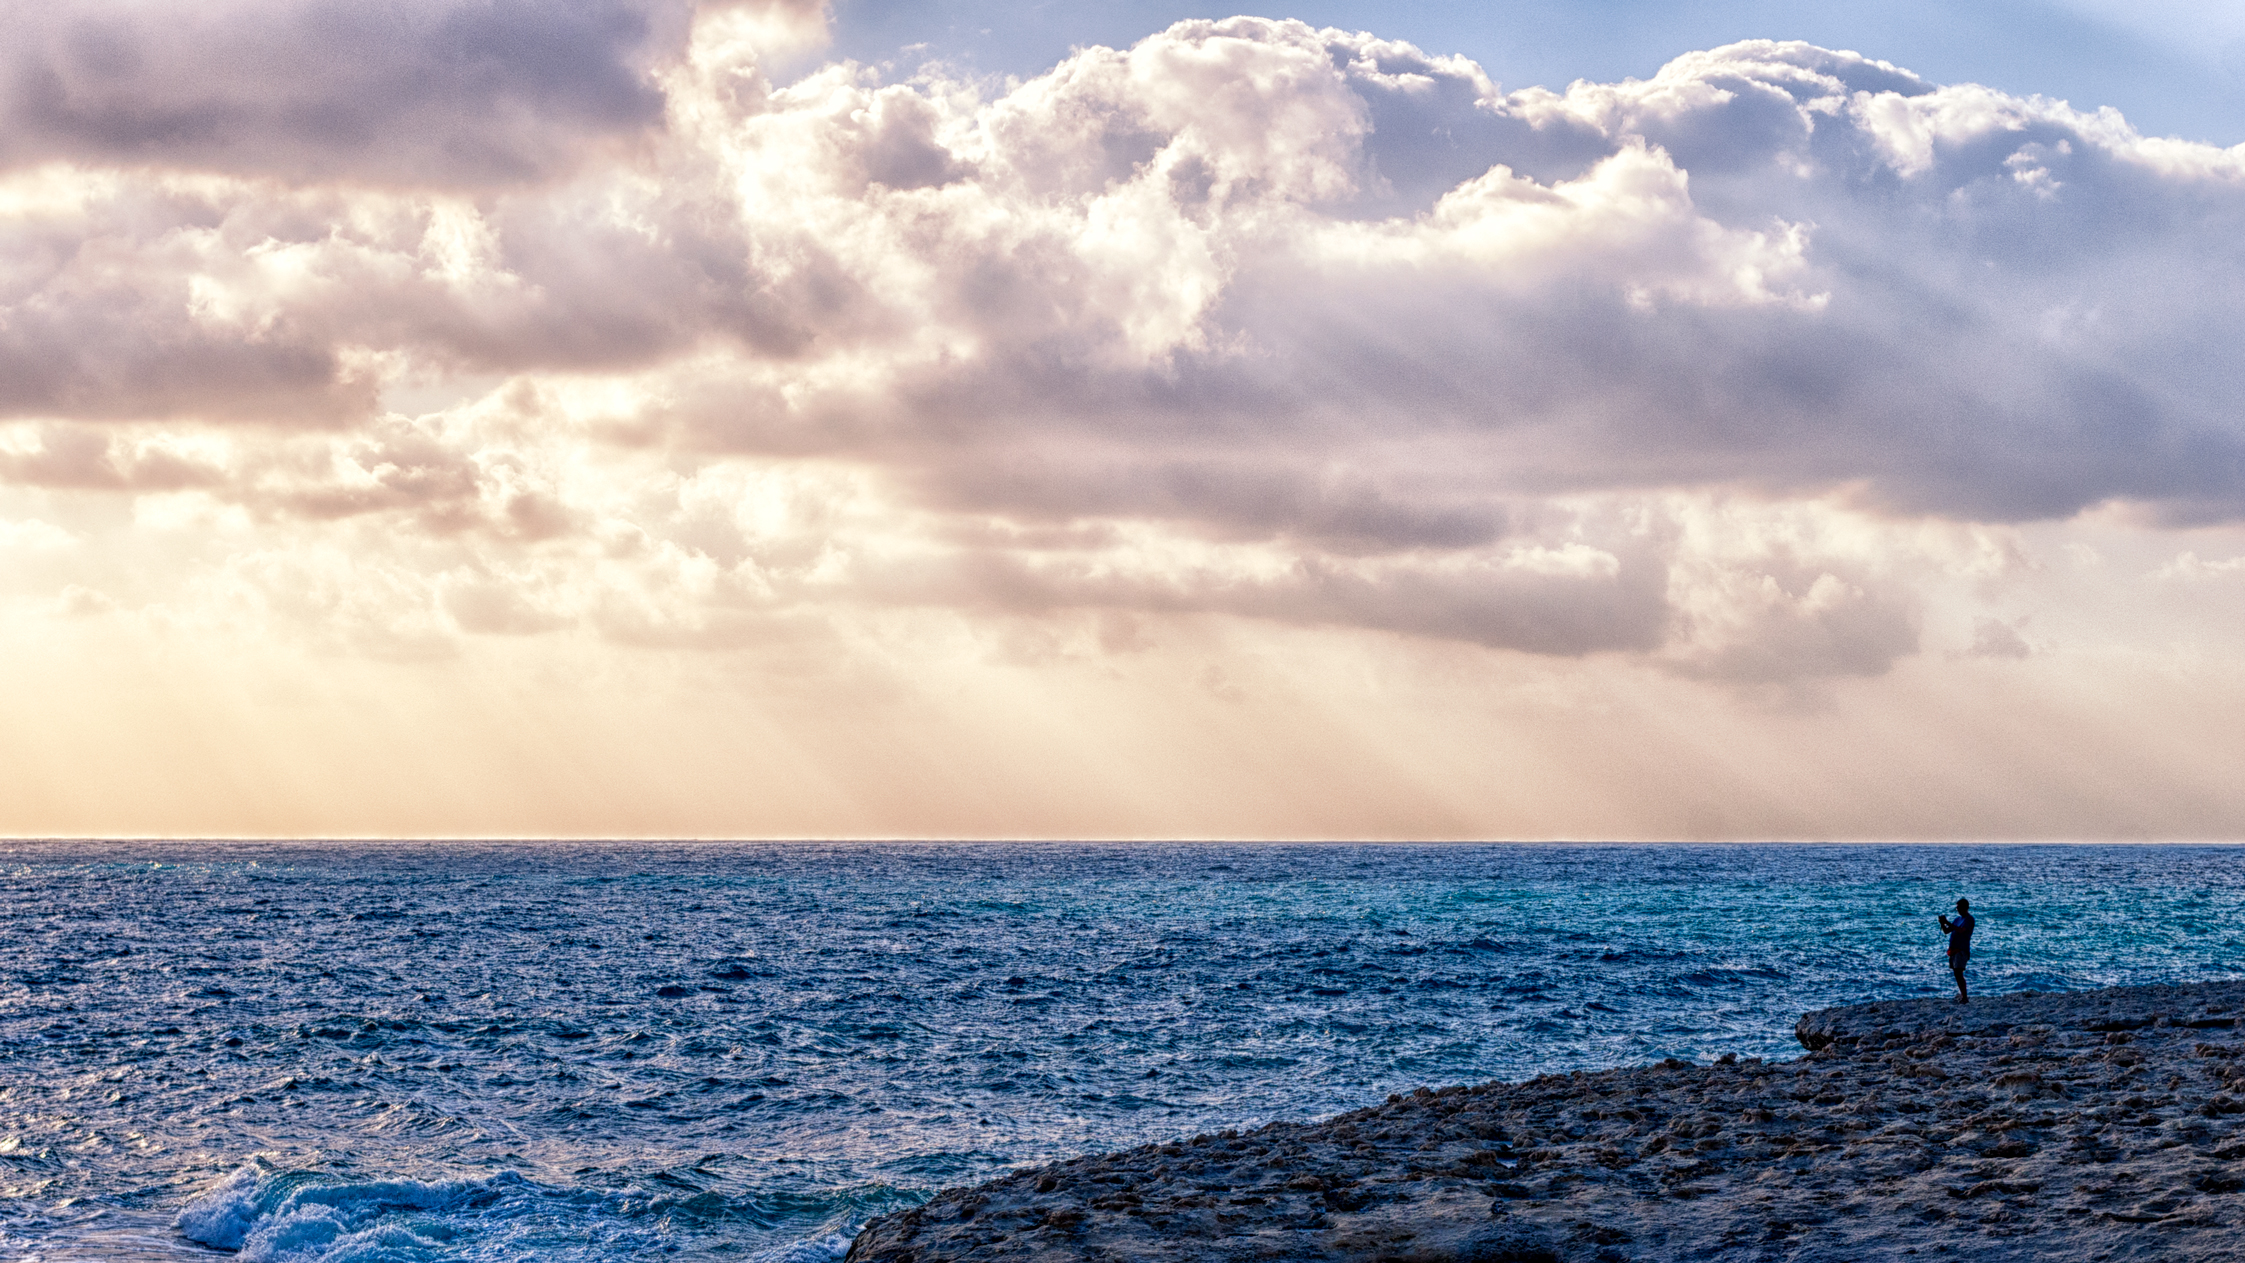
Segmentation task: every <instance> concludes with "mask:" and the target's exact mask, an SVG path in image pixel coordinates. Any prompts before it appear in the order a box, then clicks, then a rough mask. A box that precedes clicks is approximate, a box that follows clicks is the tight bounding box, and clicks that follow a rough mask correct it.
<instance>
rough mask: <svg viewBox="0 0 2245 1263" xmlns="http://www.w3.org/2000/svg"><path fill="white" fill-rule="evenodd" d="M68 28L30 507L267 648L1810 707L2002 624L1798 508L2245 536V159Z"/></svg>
mask: <svg viewBox="0 0 2245 1263" xmlns="http://www.w3.org/2000/svg"><path fill="white" fill-rule="evenodd" d="M24 19H25V25H24V27H23V29H24V31H25V35H24V38H23V39H22V40H21V41H20V43H19V45H18V51H17V52H16V54H15V59H14V61H13V62H11V63H9V67H8V68H5V69H4V70H0V74H5V75H6V76H7V78H6V83H7V85H9V86H8V87H7V93H8V95H7V97H6V102H7V104H6V105H5V107H4V108H5V109H6V110H7V111H9V113H7V114H6V116H5V117H4V118H0V124H5V126H4V127H0V131H4V132H5V134H6V135H7V136H8V137H9V139H8V140H7V141H6V142H4V144H5V146H7V147H6V148H0V164H7V165H9V166H12V168H13V170H12V171H11V172H9V173H7V174H4V175H0V243H4V245H5V246H6V249H5V250H0V418H6V419H7V421H6V423H5V426H4V427H0V428H4V430H5V432H4V434H0V479H4V480H5V481H7V482H8V483H11V484H14V485H16V486H20V487H36V488H46V489H51V490H53V491H55V492H56V493H58V494H60V493H65V492H68V493H73V494H89V495H98V494H140V495H156V494H192V495H193V496H196V497H200V498H201V501H207V502H208V503H209V504H212V505H218V506H226V507H228V508H229V509H231V510H234V511H238V512H239V513H240V514H243V515H246V520H248V521H251V522H253V523H255V524H257V525H256V529H257V531H258V532H260V533H261V536H262V538H263V540H264V542H265V544H266V545H268V547H267V548H266V549H265V550H264V551H263V552H260V553H256V554H255V560H254V561H251V560H243V559H242V558H247V557H250V556H251V554H246V553H245V554H242V557H240V558H237V563H236V564H234V565H233V566H232V568H231V569H230V570H229V571H228V572H227V573H228V575H229V577H228V578H227V580H226V582H225V583H224V584H221V585H219V587H220V588H223V589H224V590H225V591H228V592H232V593H235V594H236V597H235V598H229V599H235V600H236V601H237V604H238V605H240V606H241V607H242V608H252V607H254V608H256V609H261V610H266V611H269V612H275V613H276V616H283V617H292V618H300V619H304V620H310V621H313V622H322V621H324V622H328V623H332V624H334V625H336V626H346V625H347V626H349V627H353V628H358V629H359V630H358V631H356V632H352V633H351V634H349V635H345V636H343V637H342V638H341V640H339V641H338V643H342V644H353V645H361V646H371V648H368V650H367V651H368V652H380V653H382V654H385V655H388V656H392V657H405V658H412V657H415V656H417V655H427V654H431V653H435V652H437V650H436V648H435V646H438V645H441V644H448V643H451V642H452V641H453V640H455V639H457V638H459V637H464V636H476V635H518V634H532V633H538V632H544V631H552V630H558V629H562V628H568V627H582V628H588V629H593V630H595V631H598V632H599V633H600V634H604V635H608V636H611V637H613V638H616V639H619V640H625V641H629V642H632V643H647V644H682V645H684V644H698V645H707V646H713V647H714V646H727V645H739V644H743V643H750V642H753V641H755V640H757V639H758V638H761V637H776V636H789V635H796V634H800V633H801V628H802V626H803V625H804V624H805V622H806V621H809V622H817V621H819V620H821V619H828V618H839V617H843V616H844V613H845V612H847V611H863V610H871V609H887V608H911V609H941V610H951V611H956V612H959V613H960V614H961V615H962V616H967V617H984V616H987V617H993V618H995V617H1006V618H1017V617H1063V616H1074V615H1076V614H1079V613H1085V612H1089V613H1093V614H1120V615H1135V614H1145V615H1155V616H1170V615H1175V616H1215V617H1225V618H1234V619H1245V620H1254V621H1259V622H1268V623H1280V624H1291V625H1301V626H1338V627H1348V628H1357V629H1363V630H1367V631H1372V632H1378V633H1384V634H1399V635H1407V636H1412V637H1422V638H1434V639H1445V640H1454V641H1460V642H1464V643H1469V644H1475V645H1484V646H1491V647H1496V648H1502V649H1508V650H1518V651H1523V652H1529V653H1537V654H1548V655H1585V654H1594V653H1616V654H1629V655H1637V656H1640V657H1642V658H1643V659H1644V660H1646V661H1648V662H1653V663H1657V664H1659V665H1661V666H1662V667H1664V668H1665V669H1667V670H1669V671H1672V672H1674V673H1676V674H1680V675H1684V676H1689V677H1692V678H1699V679H1708V680H1717V681H1722V682H1726V683H1729V684H1734V685H1740V686H1749V687H1752V686H1760V685H1766V684H1781V683H1783V682H1785V681H1788V680H1794V679H1808V678H1826V677H1835V678H1844V677H1866V676H1874V675H1877V674H1879V673H1881V672H1884V671H1886V670H1888V669H1890V668H1891V667H1892V665H1893V664H1894V663H1896V662H1898V661H1900V660H1901V659H1903V658H1906V657H1908V656H1909V655H1911V654H1913V653H1914V652H1916V650H1917V647H1918V643H1919V626H1920V622H1921V617H1922V615H1921V606H1922V601H1921V599H1920V597H1919V596H1918V587H1919V585H1921V584H1922V583H1925V582H1928V581H1929V580H1928V579H1927V578H1926V576H1928V575H1932V574H1935V573H1943V572H1942V569H1941V568H1942V565H1943V564H1945V563H1941V562H1939V561H1938V560H1934V559H1929V558H1928V557H1927V556H1924V555H1920V554H1919V553H1916V552H1913V551H1912V549H1911V546H1910V545H1909V544H1908V543H1907V542H1906V541H1904V542H1895V540H1900V539H1901V536H1902V535H1906V534H1907V532H1906V531H1902V532H1900V533H1899V534H1897V535H1896V536H1895V540H1890V541H1889V544H1888V545H1887V546H1884V547H1886V548H1887V551H1885V552H1880V551H1879V550H1877V549H1868V550H1867V549H1864V548H1859V547H1856V546H1855V545H1854V544H1853V543H1851V542H1849V540H1848V539H1845V538H1842V537H1841V536H1843V535H1844V534H1845V532H1840V531H1838V530H1837V528H1834V530H1832V531H1824V532H1821V533H1820V532H1819V531H1818V530H1807V529H1793V528H1792V527H1784V526H1782V524H1783V523H1786V522H1792V521H1794V519H1793V517H1791V516H1789V515H1790V514H1791V513H1792V509H1791V508H1789V507H1788V506H1807V507H1806V508H1804V509H1803V510H1802V512H1803V513H1805V514H1807V515H1808V516H1810V517H1815V518H1817V520H1819V521H1827V522H1843V521H1845V522H1853V521H1888V522H1894V521H1906V520H1908V519H1911V518H1914V517H1921V516H1931V517H1934V518H1941V519H1948V520H1953V521H1961V522H1999V523H2000V522H2014V521H2032V520H2037V519H2064V518H2067V517H2069V516H2071V515H2074V514H2077V513H2079V512H2081V511H2083V510H2084V509H2086V508H2089V507H2092V506H2096V505H2099V504H2103V503H2106V502H2121V503H2124V504H2126V505H2129V506H2131V507H2132V508H2133V509H2134V510H2135V511H2137V512H2139V513H2141V514H2143V515H2145V516H2146V517H2148V518H2151V519H2154V520H2167V521H2186V520H2187V521H2192V522H2204V521H2221V520H2227V519H2233V518H2238V517H2245V477H2241V475H2245V428H2241V427H2240V425H2239V422H2238V417H2237V413H2236V410H2235V405H2234V402H2233V401H2234V399H2235V398H2236V397H2237V396H2238V388H2239V387H2240V385H2245V382H2241V381H2240V380H2239V374H2240V368H2239V363H2240V362H2239V360H2238V358H2237V356H2236V355H2235V354H2234V351H2233V348H2231V347H2229V346H2228V345H2227V338H2228V334H2227V330H2230V329H2233V328H2235V327H2238V326H2239V324H2240V323H2241V318H2245V311H2241V310H2240V309H2239V308H2240V305H2241V304H2245V299H2241V298H2240V295H2245V255H2241V254H2240V252H2239V251H2238V249H2237V246H2236V243H2237V242H2238V241H2240V240H2245V150H2226V151H2225V150H2219V149H2213V148H2210V147H2206V146H2195V145H2190V144H2187V143H2183V142H2178V141H2168V140H2147V139H2144V138H2142V137H2139V136H2137V135H2136V134H2135V133H2134V132H2133V131H2132V130H2131V129H2130V128H2129V127H2128V126H2127V124H2126V123H2125V121H2124V120H2122V119H2121V118H2120V117H2119V116H2118V115H2116V114H2112V113H2110V112H2100V113H2084V112H2080V111H2076V110H2073V109H2071V108H2070V107H2067V106H2065V105H2063V104H2061V103H2057V102H2051V101H2047V100H2043V99H2040V98H2016V97H2011V96H2006V95H2004V94H2001V93H1997V92H1994V91H1991V90H1988V89H1985V88H1979V87H1974V86H1971V85H1961V86H1947V87H1944V86H1938V85H1934V84H1931V83H1928V82H1926V81H1924V80H1922V79H1920V78H1919V77H1917V76H1915V75H1913V74H1911V73H1909V72H1908V71H1906V70H1903V69H1900V68H1897V67H1894V66H1891V65H1888V64H1886V63H1883V62H1878V61H1874V60H1870V59H1866V58H1863V57H1860V56H1857V55H1854V54H1850V53H1838V52H1832V51H1829V50H1824V49H1819V48H1814V47H1811V46H1808V45H1804V44H1797V43H1774V42H1768V41H1752V42H1747V43H1741V44H1736V45H1731V46H1728V47H1725V48H1721V49H1715V50H1711V51H1708V52H1703V53H1695V54H1691V55H1689V56H1685V57H1682V58H1679V59H1677V60H1676V61H1674V62H1672V63H1671V64H1670V65H1668V66H1667V67H1665V68H1664V69H1663V70H1662V71H1661V72H1660V73H1659V74H1658V75H1656V76H1655V77H1653V78H1652V79H1649V80H1644V81H1636V80H1631V81H1626V82H1623V83H1619V84H1593V83H1578V84H1576V85H1574V86H1573V87H1571V88H1569V89H1568V90H1567V91H1566V92H1564V93H1554V92H1549V91H1545V90H1542V89H1531V90H1528V91H1524V92H1515V93H1509V94H1508V93H1505V92H1503V91H1501V90H1500V89H1499V88H1498V87H1497V86H1496V85H1495V84H1494V83H1493V82H1492V81H1491V80H1490V78H1489V77H1488V76H1487V75H1486V74H1485V73H1484V72H1483V71H1482V70H1481V68H1479V67H1477V66H1475V65H1473V64H1472V63H1471V62H1468V61H1465V60H1463V59H1460V58H1448V57H1440V56H1431V55H1428V54H1426V53H1424V52H1422V51H1420V50H1418V49H1415V48H1412V47H1411V46H1409V45H1405V44H1399V43H1393V42H1387V41H1381V40H1379V39H1377V38H1375V37H1373V36H1370V35H1363V34H1349V33H1344V32H1339V31H1318V30H1314V29H1312V28H1310V27H1308V26H1305V25H1303V24H1300V23H1294V22H1272V21H1264V20H1261V19H1250V18H1240V19H1230V20H1226V21H1222V22H1207V21H1193V22H1185V23H1180V24H1178V25H1177V26H1175V27H1173V28H1171V29H1169V30H1168V31H1165V32H1161V33H1158V34H1156V35H1153V36H1151V37H1149V38H1147V39H1146V40H1144V41H1142V42H1140V43H1138V44H1137V45H1135V46H1133V47H1131V48H1128V49H1108V48H1088V49H1083V50H1080V51H1079V52H1077V53H1076V54H1075V55H1073V56H1071V57H1070V58H1069V59H1068V60H1066V61H1065V62H1063V63H1062V64H1060V65H1059V66H1057V67H1055V68H1054V69H1053V70H1052V71H1051V72H1050V73H1048V74H1045V75H1042V76H1039V77H1037V78H1035V79H1032V80H1029V81H1027V82H1024V83H1018V84H1006V85H1002V86H1000V85H993V84H978V83H974V82H968V81H959V80H953V79H950V78H946V77H945V76H944V73H943V72H942V71H941V70H940V69H931V70H929V71H927V72H924V73H923V74H922V75H921V76H919V77H917V78H914V79H912V80H910V81H907V82H903V83H885V84H884V83H882V82H880V81H879V79H878V77H877V76H876V74H875V73H874V72H872V71H870V70H868V69H866V68H864V67H859V66H853V65H847V64H843V65H831V66H826V67H822V68H819V69H816V70H814V71H812V72H810V73H808V74H806V75H804V76H802V77H801V78H799V79H797V80H796V81H794V82H792V83H787V84H784V85H783V84H776V83H774V82H772V81H771V80H770V79H769V77H768V75H767V70H766V62H767V60H768V59H769V56H770V55H771V53H772V51H773V50H775V49H779V48H781V47H783V46H789V43H790V41H796V42H797V43H799V42H800V41H801V39H802V38H803V37H804V32H805V31H807V30H810V29H812V28H814V27H816V26H817V25H818V24H819V22H820V21H821V20H822V18H821V17H820V15H819V13H818V12H817V11H816V10H815V9H812V8H807V7H803V6H793V7H782V8H733V9H725V10H718V9H713V8H702V9H691V8H688V7H686V6H683V5H679V6H671V7H665V6H662V5H658V4H652V3H649V4H640V5H625V4H622V3H614V4H594V5H573V6H568V7H567V12H562V11H561V10H559V9H553V8H551V7H550V6H543V5H539V4H534V3H529V2H528V0H521V2H519V3H517V2H509V3H493V4H481V5H476V6H457V5H455V6H443V5H434V4H430V5H421V6H391V7H376V8H371V9H370V8H366V7H363V6H359V7H351V8H349V9H344V8H333V7H324V6H321V5H315V4H298V5H292V6H283V7H280V8H274V7H270V6H266V7H259V8H256V9H252V8H248V7H237V8H224V7H222V8H219V9H214V10H205V11H199V15H198V16H195V17H193V18H192V19H190V20H186V21H185V22H184V24H183V25H181V26H179V27H178V29H176V30H171V29H169V28H167V30H166V31H165V32H163V37H162V38H158V32H157V30H156V28H155V27H154V26H152V25H150V23H151V22H152V21H153V19H152V18H145V17H142V16H139V15H138V11H137V10H125V9H113V8H104V9H92V8H73V7H71V6H68V5H65V6H63V7H61V8H55V9H47V10H41V11H39V12H37V13H32V12H30V11H28V10H27V11H26V12H25V14H24ZM206 65H209V66H217V67H219V68H220V69H219V71H218V72H216V73H212V74H197V73H190V71H191V69H192V68H194V67H198V66H206ZM273 67H278V68H279V69H278V70H271V69H270V68H273ZM446 382H461V383H473V384H472V385H462V386H461V387H460V388H459V389H458V391H457V392H456V394H457V401H456V402H454V403H452V404H449V405H447V406H444V407H441V408H437V409H436V410H434V411H426V412H423V411H419V410H417V409H401V410H393V405H394V404H395V401H396V400H399V399H402V398H404V397H405V395H406V393H407V391H408V389H409V388H412V389H418V388H419V385H420V384H426V383H437V384H440V385H441V384H443V383H446ZM409 412H411V413H412V415H408V413H409ZM1708 505H1720V506H1722V508H1721V509H1720V511H1719V512H1717V511H1715V510H1710V509H1707V508H1706V506H1708ZM1717 518H1721V519H1723V520H1725V521H1729V522H1731V523H1733V525H1734V526H1735V527H1736V529H1735V530H1732V529H1730V528H1724V529H1714V528H1711V527H1709V526H1708V525H1707V523H1708V522H1711V521H1714V520H1715V519H1717ZM1773 523H1776V524H1780V525H1773ZM1726 531H1728V533H1726ZM299 552H301V556H299V555H298V554H299ZM362 583H363V584H364V586H365V587H366V589H367V591H369V592H378V593H379V594H380V597H379V599H374V598H372V597H369V598H367V599H364V600H361V599H357V598H348V599H347V595H348V593H349V592H351V591H352V590H354V588H355V586H356V585H360V584H362ZM213 590H214V591H216V590H218V589H216V588H214V589H213ZM242 594H249V595H242ZM253 596H254V599H251V598H252V597H253ZM237 598H238V599H237ZM284 598H285V599H284ZM377 628H390V629H392V630H391V631H390V632H385V633H383V634H381V635H377V634H376V632H375V630H373V629H377ZM1990 643H1991V644H1992V643H1994V642H1990ZM1997 651H1998V650H1995V649H1991V650H1989V652H1997Z"/></svg>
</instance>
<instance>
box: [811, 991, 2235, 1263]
mask: <svg viewBox="0 0 2245 1263" xmlns="http://www.w3.org/2000/svg"><path fill="white" fill-rule="evenodd" d="M2241 1020H2245V982H2221V983H2202V984H2196V985H2191V986H2174V987H2122V988H2112V989H2109V990H2104V991H2092V992H2082V993H2076V994H2064V995H2039V994H2034V993H2025V994H2020V995H2010V996H1995V997H1987V998H1983V999H1977V1000H1975V1001H1973V1002H1972V1003H1971V1004H1970V1005H1958V1004H1955V1003H1954V1002H1953V1001H1948V1000H1905V1001H1891V1002H1886V1003H1879V1004H1864V1005H1855V1006H1850V1007H1846V1008H1837V1009H1826V1010H1823V1011H1821V1012H1817V1013H1811V1014H1809V1015H1807V1016H1806V1017H1803V1018H1802V1019H1801V1021H1800V1023H1799V1025H1798V1026H1797V1027H1796V1028H1795V1033H1796V1034H1797V1035H1798V1036H1799V1038H1800V1041H1801V1043H1802V1045H1803V1046H1804V1047H1805V1048H1806V1049H1808V1053H1807V1055H1806V1056H1804V1057H1802V1058H1800V1059H1798V1060H1795V1061H1785V1062H1767V1063H1765V1062H1762V1061H1760V1060H1759V1059H1747V1060H1743V1061H1742V1060H1736V1059H1734V1058H1730V1057H1725V1058H1723V1059H1722V1060H1721V1061H1719V1062H1717V1063H1716V1064H1713V1065H1694V1064H1691V1063H1689V1062H1683V1061H1675V1060H1670V1061H1667V1062H1663V1063H1661V1064H1659V1065H1653V1066H1641V1067H1633V1068H1627V1069H1619V1070H1606V1071H1598V1072H1594V1073H1584V1072H1579V1071H1578V1072H1576V1073H1573V1074H1566V1075H1546V1076H1543V1077H1541V1078H1537V1079H1534V1080H1530V1081H1529V1082H1526V1083H1488V1084H1482V1085H1479V1086H1475V1087H1450V1088H1443V1089H1441V1090H1439V1091H1432V1090H1428V1089H1424V1088H1422V1089H1420V1090H1418V1091H1417V1092H1415V1093H1413V1094H1411V1095H1410V1096H1407V1097H1406V1096H1392V1097H1389V1098H1388V1100H1387V1102H1386V1103H1385V1104H1383V1105H1376V1106H1372V1107H1370V1108H1368V1109H1361V1110H1357V1111H1354V1112H1353V1113H1348V1114H1343V1115H1340V1116H1338V1117H1335V1118H1331V1119H1327V1120H1324V1121H1322V1122H1316V1123H1273V1124H1270V1125H1268V1126H1265V1127H1260V1128H1257V1129H1255V1130H1253V1131H1250V1132H1244V1133H1235V1132H1224V1133H1222V1134H1219V1135H1208V1136H1195V1137H1193V1138H1192V1139H1191V1140H1189V1141H1181V1142H1178V1143H1173V1144H1165V1145H1149V1146H1146V1147H1143V1148H1139V1149H1134V1150H1131V1151H1129V1152H1126V1153H1115V1154H1106V1155H1101V1156H1096V1157H1086V1158H1079V1159H1075V1160H1073V1161H1069V1162H1062V1163H1056V1164H1054V1165H1052V1166H1048V1167H1042V1168H1038V1169H1034V1170H1025V1171H1019V1172H1015V1173H1013V1174H1012V1175H1009V1176H1007V1177H1005V1178H1002V1179H999V1180H994V1181H992V1182H990V1183H987V1184H984V1185H981V1186H979V1187H976V1188H969V1189H949V1190H946V1191H944V1192H942V1193H940V1194H938V1195H937V1196H936V1197H935V1198H934V1199H933V1200H931V1201H929V1202H928V1203H927V1204H926V1205H924V1206H921V1207H919V1208H917V1209H914V1210H910V1211H905V1212H903V1213H900V1214H895V1215H888V1216H884V1217H882V1218H880V1219H876V1220H874V1221H873V1222H872V1223H870V1224H868V1225H866V1228H865V1230H864V1231H863V1232H862V1233H860V1234H859V1236H858V1238H857V1240H856V1242H855V1243H854V1244H852V1246H851V1247H850V1252H849V1256H848V1263H954V1261H958V1263H964V1261H966V1260H977V1261H981V1260H1000V1259H1008V1260H1015V1259H1018V1260H1037V1261H1040V1263H1042V1261H1046V1260H1052V1261H1058V1260H1063V1259H1066V1260H1079V1259H1081V1260H1113V1261H1115V1263H1124V1261H1126V1260H1127V1261H1131V1263H1153V1261H1173V1263H1188V1261H1190V1263H1204V1261H1216V1260H1221V1261H1223V1263H1247V1261H1249V1260H1274V1261H1275V1260H1295V1259H1299V1260H1348V1261H1352V1263H1354V1261H1361V1263H1453V1261H1454V1263H1637V1261H1646V1263H1652V1261H1659V1263H1669V1261H1673V1263H1687V1261H1689V1263H1702V1261H1716V1260H1720V1261H1724V1263H1728V1261H1731V1260H1737V1261H1740V1263H1745V1261H1748V1260H1752V1261H1755V1263H1761V1261H1763V1260H1771V1261H1775V1260H1787V1261H1789V1263H1853V1261H1863V1260H1886V1259H1904V1258H1911V1259H1917V1258H1924V1259H1940V1258H1957V1259H1962V1258H1971V1259H1973V1260H1976V1261H1981V1263H1984V1261H1987V1260H2029V1259H2035V1260H2052V1261H2056V1260H2068V1261H2074V1260H2082V1261H2101V1260H2134V1259H2141V1260H2163V1261H2165V1260H2173V1261H2184V1260H2188V1261H2191V1263H2196V1261H2199V1260H2245V1039H2241V1037H2245V1026H2241Z"/></svg>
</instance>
